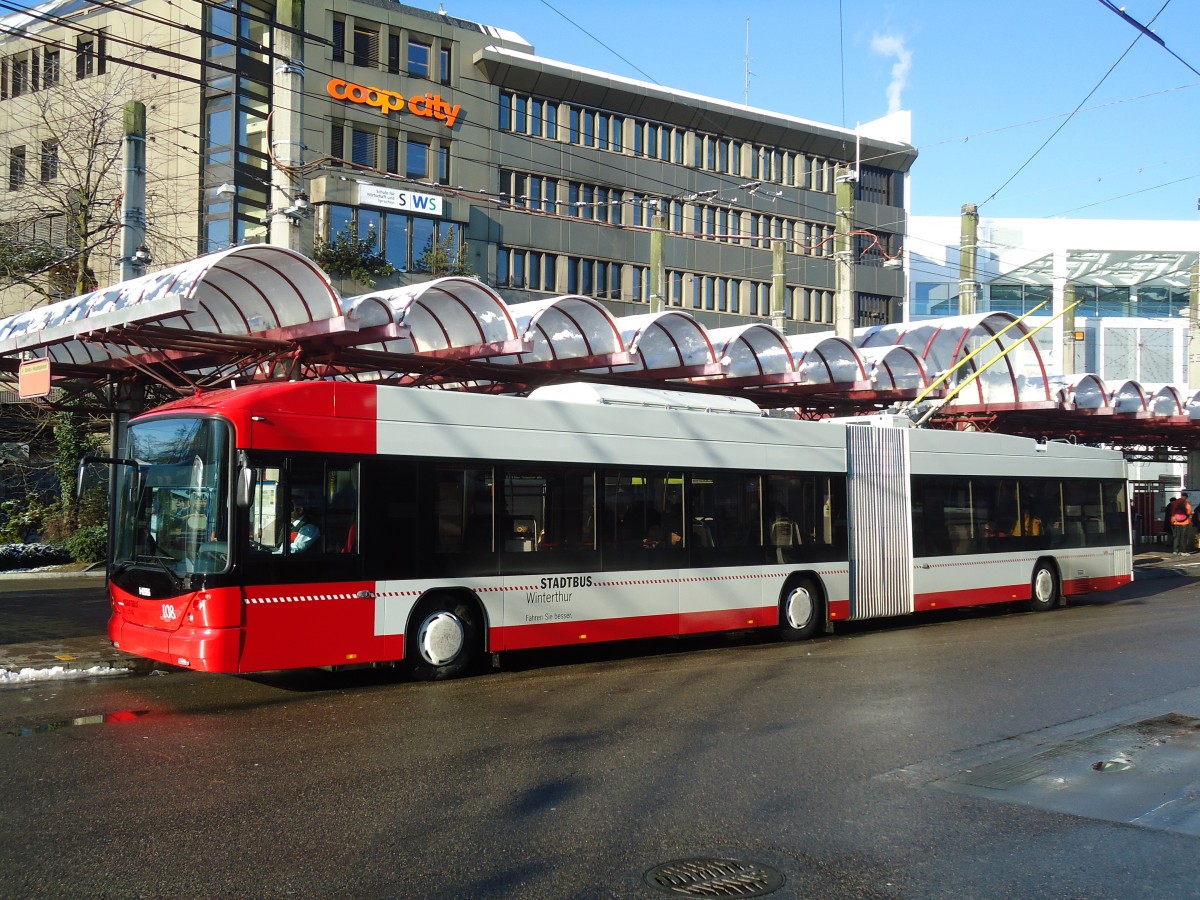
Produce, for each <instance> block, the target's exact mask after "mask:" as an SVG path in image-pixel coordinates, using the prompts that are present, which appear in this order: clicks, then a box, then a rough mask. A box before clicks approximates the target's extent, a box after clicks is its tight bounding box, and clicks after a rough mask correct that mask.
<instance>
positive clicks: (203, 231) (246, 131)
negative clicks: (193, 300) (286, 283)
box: [199, 0, 273, 253]
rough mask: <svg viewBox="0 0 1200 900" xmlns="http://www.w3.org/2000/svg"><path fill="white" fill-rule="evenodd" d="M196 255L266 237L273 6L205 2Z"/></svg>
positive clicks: (236, 1) (241, 1) (243, 0)
mask: <svg viewBox="0 0 1200 900" xmlns="http://www.w3.org/2000/svg"><path fill="white" fill-rule="evenodd" d="M204 9H205V18H206V22H205V25H206V28H205V32H206V34H205V39H204V89H203V101H202V102H203V108H204V114H203V117H202V123H203V129H204V134H203V149H202V153H201V156H202V160H203V163H202V164H203V171H202V173H201V186H202V188H203V203H202V212H203V215H202V216H201V225H200V235H199V244H200V252H202V253H207V252H210V251H213V250H220V249H222V248H224V247H229V246H232V245H235V244H240V243H242V242H243V241H247V240H251V241H253V240H261V239H263V238H264V237H265V236H266V213H267V209H268V202H269V199H270V183H271V173H270V160H269V157H268V147H267V113H268V112H269V111H270V103H271V82H272V75H271V41H272V38H273V31H272V28H271V25H270V22H271V17H272V15H273V8H271V7H267V6H261V5H255V4H253V3H249V2H246V0H227V2H224V3H220V4H213V5H205V7H204Z"/></svg>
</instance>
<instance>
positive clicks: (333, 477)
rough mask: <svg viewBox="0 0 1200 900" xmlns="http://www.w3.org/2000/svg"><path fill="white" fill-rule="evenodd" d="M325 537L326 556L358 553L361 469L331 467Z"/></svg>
mask: <svg viewBox="0 0 1200 900" xmlns="http://www.w3.org/2000/svg"><path fill="white" fill-rule="evenodd" d="M327 482H328V486H329V498H328V512H327V515H326V524H327V526H328V529H327V531H326V533H325V534H326V537H325V551H326V552H327V553H357V552H358V467H357V466H348V467H345V468H333V467H330V469H329V473H328V477H327Z"/></svg>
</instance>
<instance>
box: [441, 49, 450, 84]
mask: <svg viewBox="0 0 1200 900" xmlns="http://www.w3.org/2000/svg"><path fill="white" fill-rule="evenodd" d="M438 73H439V74H440V75H441V81H442V84H445V85H449V84H450V76H451V74H453V73H452V72H451V71H450V48H449V47H447V46H445V45H444V44H443V45H442V47H441V48H440V49H439V50H438Z"/></svg>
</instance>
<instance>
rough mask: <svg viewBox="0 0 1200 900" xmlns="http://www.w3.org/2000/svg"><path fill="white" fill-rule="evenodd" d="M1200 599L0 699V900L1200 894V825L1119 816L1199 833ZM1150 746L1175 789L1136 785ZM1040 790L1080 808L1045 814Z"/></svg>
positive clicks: (171, 679) (99, 685)
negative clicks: (717, 872) (720, 886)
mask: <svg viewBox="0 0 1200 900" xmlns="http://www.w3.org/2000/svg"><path fill="white" fill-rule="evenodd" d="M1197 586H1198V583H1197V582H1194V581H1191V580H1188V579H1183V578H1164V579H1160V580H1156V581H1140V582H1138V583H1135V584H1134V585H1131V586H1129V587H1127V588H1125V589H1122V590H1121V591H1117V592H1113V593H1110V594H1106V595H1102V596H1101V597H1099V598H1097V599H1095V600H1093V601H1089V602H1085V603H1080V604H1078V605H1074V606H1071V607H1068V608H1066V609H1062V610H1058V611H1055V612H1052V613H1048V614H1001V613H1000V612H998V611H996V610H988V611H978V612H976V611H964V612H957V613H948V614H944V615H941V616H938V617H936V618H921V619H916V620H906V621H905V622H903V623H883V624H879V623H872V624H870V625H867V626H856V627H846V628H844V629H843V633H841V634H839V635H837V636H834V637H831V638H823V639H820V640H817V641H815V642H812V643H810V644H806V645H804V644H787V645H784V644H777V643H772V642H768V641H761V640H757V639H754V638H749V637H746V638H739V639H725V638H722V639H719V640H700V641H688V642H659V643H655V644H652V645H643V646H640V647H636V648H630V647H622V648H589V651H588V653H587V654H586V655H585V656H582V657H581V656H578V655H577V656H574V657H572V658H570V661H568V660H565V659H564V658H563V657H561V656H557V655H554V654H526V655H521V656H514V657H510V658H506V659H505V662H504V669H503V670H502V671H500V672H496V673H491V674H488V675H484V676H481V677H475V678H470V679H465V680H462V681H458V682H452V683H447V684H412V683H408V682H405V681H403V680H402V679H401V678H399V677H392V676H391V675H389V674H386V673H374V672H366V673H348V674H342V675H333V674H328V673H322V672H302V673H290V674H270V675H264V676H256V677H250V678H236V677H229V676H208V675H198V674H191V673H174V674H168V675H162V676H144V677H140V678H124V679H119V680H107V681H98V682H90V683H57V684H56V683H48V684H37V685H29V686H19V687H9V688H3V689H0V752H2V753H3V759H4V765H3V766H2V767H0V797H3V801H2V806H0V808H2V809H3V813H4V819H3V821H4V825H5V833H6V838H5V840H4V841H0V894H2V895H3V896H14V897H16V896H22V897H24V896H34V895H54V896H89V897H95V896H114V897H125V896H130V897H132V896H196V897H217V896H220V897H224V896H231V897H232V896H237V897H257V896H263V897H275V896H305V897H325V896H334V895H338V896H344V895H358V896H370V897H375V896H380V897H383V896H388V897H421V898H442V897H445V898H462V897H514V898H517V897H519V898H530V897H533V898H537V897H547V898H560V897H562V898H566V897H635V898H653V897H659V896H667V895H666V894H663V893H659V892H657V891H655V890H654V889H653V888H651V887H649V886H648V885H647V884H646V882H645V880H644V876H645V874H646V873H647V872H648V871H649V870H651V869H653V868H654V867H656V866H659V865H660V864H663V863H668V862H672V861H676V860H681V859H691V858H701V859H721V858H727V859H734V860H741V861H748V862H750V863H754V864H758V865H761V866H764V867H769V868H770V869H772V870H774V871H776V872H778V873H779V874H781V875H782V876H783V879H784V880H783V884H782V886H781V887H779V888H778V889H776V890H775V891H774V892H773V893H772V894H770V895H769V896H772V897H847V898H851V897H854V898H860V897H956V898H959V897H989V898H990V897H1021V898H1028V897H1047V898H1049V897H1054V898H1061V897H1089V898H1097V897H1114V898H1115V897H1129V896H1143V897H1172V898H1178V897H1196V896H1200V852H1198V851H1200V843H1198V842H1197V840H1198V839H1197V837H1195V835H1194V832H1189V831H1188V830H1187V828H1186V827H1184V826H1181V825H1172V823H1171V822H1170V821H1159V820H1158V819H1156V820H1155V821H1154V822H1153V823H1152V824H1147V823H1145V822H1143V823H1142V824H1130V822H1129V821H1128V818H1129V815H1130V814H1136V815H1141V814H1142V813H1141V812H1140V811H1142V810H1144V809H1147V808H1150V807H1155V808H1157V806H1160V805H1161V804H1162V803H1167V802H1170V803H1171V804H1172V807H1173V808H1174V809H1175V810H1176V811H1177V812H1178V813H1179V815H1177V816H1175V819H1177V820H1186V819H1187V816H1186V813H1187V811H1188V810H1189V809H1190V807H1191V805H1192V799H1189V797H1190V796H1191V792H1192V783H1191V782H1189V781H1188V779H1187V777H1185V776H1186V775H1187V773H1188V772H1189V771H1192V770H1195V777H1196V778H1200V762H1198V761H1196V760H1195V759H1192V758H1191V757H1192V756H1194V755H1195V754H1194V752H1192V751H1193V750H1194V744H1195V740H1194V737H1191V736H1189V734H1188V733H1187V731H1186V729H1187V727H1188V725H1189V723H1190V722H1191V720H1193V719H1197V720H1200V665H1198V664H1197V658H1198V654H1197V650H1196V648H1197V647H1198V646H1200V593H1198V591H1197ZM1171 715H1174V716H1177V717H1178V718H1173V719H1171V718H1169V719H1167V720H1166V723H1167V724H1166V725H1165V726H1164V728H1166V732H1165V737H1166V740H1167V743H1166V744H1163V745H1151V744H1149V743H1146V741H1152V740H1155V739H1161V738H1163V736H1164V733H1162V732H1154V733H1153V734H1151V735H1150V736H1149V737H1148V738H1146V740H1145V741H1143V743H1145V744H1146V745H1145V746H1144V747H1141V749H1140V750H1139V749H1137V747H1138V746H1140V745H1139V743H1138V742H1139V740H1141V738H1142V737H1145V735H1144V734H1143V732H1144V731H1145V729H1146V728H1148V727H1150V726H1140V725H1139V724H1138V723H1146V722H1151V721H1156V720H1162V719H1163V717H1169V716H1171ZM1176 726H1177V728H1176V730H1177V731H1179V733H1178V734H1176V733H1175V732H1173V731H1171V730H1170V729H1171V728H1175V727H1176ZM1139 728H1141V729H1142V730H1141V731H1139ZM1106 735H1107V736H1108V737H1105V736H1106ZM1131 735H1132V736H1133V737H1130V736H1131ZM1113 736H1115V737H1113ZM1110 738H1111V739H1113V740H1117V741H1118V744H1120V746H1117V745H1115V744H1104V743H1103V742H1104V741H1105V740H1109V739H1110ZM1122 740H1123V743H1121V741H1122ZM1189 740H1191V741H1192V745H1191V749H1189V744H1188V742H1189ZM1172 743H1173V746H1172ZM1131 749H1132V750H1133V751H1134V753H1133V757H1132V759H1127V761H1129V762H1131V763H1132V765H1131V766H1130V767H1129V768H1128V769H1123V770H1119V771H1118V770H1117V769H1115V768H1112V767H1110V768H1109V769H1107V770H1099V769H1093V768H1092V764H1093V763H1103V762H1112V761H1113V760H1115V759H1116V758H1117V757H1118V756H1119V755H1120V754H1121V753H1122V752H1125V753H1126V757H1128V756H1129V751H1130V750H1131ZM1167 750H1170V751H1171V752H1172V753H1177V754H1182V761H1180V760H1173V761H1172V763H1171V764H1172V765H1174V766H1176V768H1177V772H1176V774H1177V775H1178V776H1179V777H1176V778H1174V779H1173V780H1172V779H1166V778H1158V779H1157V780H1156V779H1141V781H1139V780H1138V777H1137V776H1140V775H1141V774H1142V771H1141V770H1142V769H1143V768H1150V769H1155V770H1156V771H1159V770H1161V769H1162V766H1163V762H1162V757H1161V754H1162V753H1165V752H1166V751H1167ZM1153 753H1159V754H1160V756H1159V757H1153ZM1039 754H1040V756H1039ZM1030 760H1035V762H1036V761H1037V760H1041V761H1043V762H1044V761H1046V760H1052V761H1053V765H1050V766H1049V767H1048V769H1047V772H1046V773H1043V774H1037V770H1038V769H1039V766H1038V765H1033V766H1032V767H1031V766H1030ZM1188 765H1190V766H1192V770H1189V769H1188V768H1187V766H1188ZM1005 766H1008V768H1007V769H1005V768H1004V767H1005ZM987 767H991V768H987ZM1041 768H1046V767H1045V766H1042V767H1041ZM1084 768H1086V770H1087V771H1086V772H1085V771H1083V769H1084ZM1022 773H1033V774H1030V775H1029V776H1028V777H1025V775H1024V774H1022ZM1130 774H1133V775H1134V776H1135V777H1131V778H1128V779H1126V780H1125V781H1123V782H1114V781H1113V779H1116V778H1121V777H1124V776H1126V775H1130ZM1160 774H1161V772H1160ZM1089 777H1092V778H1094V779H1096V780H1094V781H1091V782H1089V781H1088V780H1087V779H1088V778H1089ZM1056 778H1058V779H1063V780H1064V781H1063V785H1064V788H1063V790H1062V791H1059V792H1058V794H1059V796H1061V795H1062V794H1063V793H1067V792H1068V791H1067V788H1068V787H1069V789H1070V791H1069V792H1070V793H1073V794H1076V795H1078V796H1080V797H1083V798H1084V799H1085V800H1086V801H1087V803H1085V804H1084V807H1082V808H1081V811H1077V812H1072V811H1070V809H1068V811H1064V810H1063V809H1062V808H1051V807H1050V806H1049V805H1048V804H1047V802H1046V801H1045V797H1046V796H1049V795H1052V794H1054V793H1055V791H1054V785H1055V784H1056V782H1054V779H1056ZM1147 783H1149V785H1150V786H1149V787H1148V786H1147ZM1091 784H1095V785H1097V789H1096V790H1090V789H1089V785H1091ZM1114 784H1117V785H1118V786H1120V785H1124V787H1121V788H1120V791H1119V793H1120V794H1121V796H1120V798H1119V801H1118V799H1115V798H1114V799H1112V800H1111V801H1106V800H1105V799H1104V798H1103V797H1101V793H1102V792H1103V791H1112V790H1113V785H1114ZM1035 789H1036V790H1035ZM1039 790H1040V791H1041V794H1042V796H1041V797H1036V796H1033V795H1034V794H1036V793H1038V791H1039ZM1154 791H1158V792H1159V794H1163V795H1164V796H1162V797H1161V799H1159V800H1156V799H1155V798H1156V796H1157V795H1154V796H1152V794H1153V792H1154ZM1021 792H1023V793H1021ZM1018 793H1021V796H1017V794H1018ZM1165 794H1172V796H1165ZM1193 799H1194V798H1193ZM1118 814H1119V815H1118ZM1122 816H1124V817H1125V818H1122ZM1159 818H1160V819H1165V818H1170V817H1163V816H1161V814H1160V816H1159Z"/></svg>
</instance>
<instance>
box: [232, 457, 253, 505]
mask: <svg viewBox="0 0 1200 900" xmlns="http://www.w3.org/2000/svg"><path fill="white" fill-rule="evenodd" d="M257 482H258V472H257V471H256V470H255V469H254V468H253V467H252V466H242V467H241V468H240V469H238V481H237V498H236V499H237V505H238V509H249V508H250V502H251V500H253V499H254V485H255V484H256V483H257Z"/></svg>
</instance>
